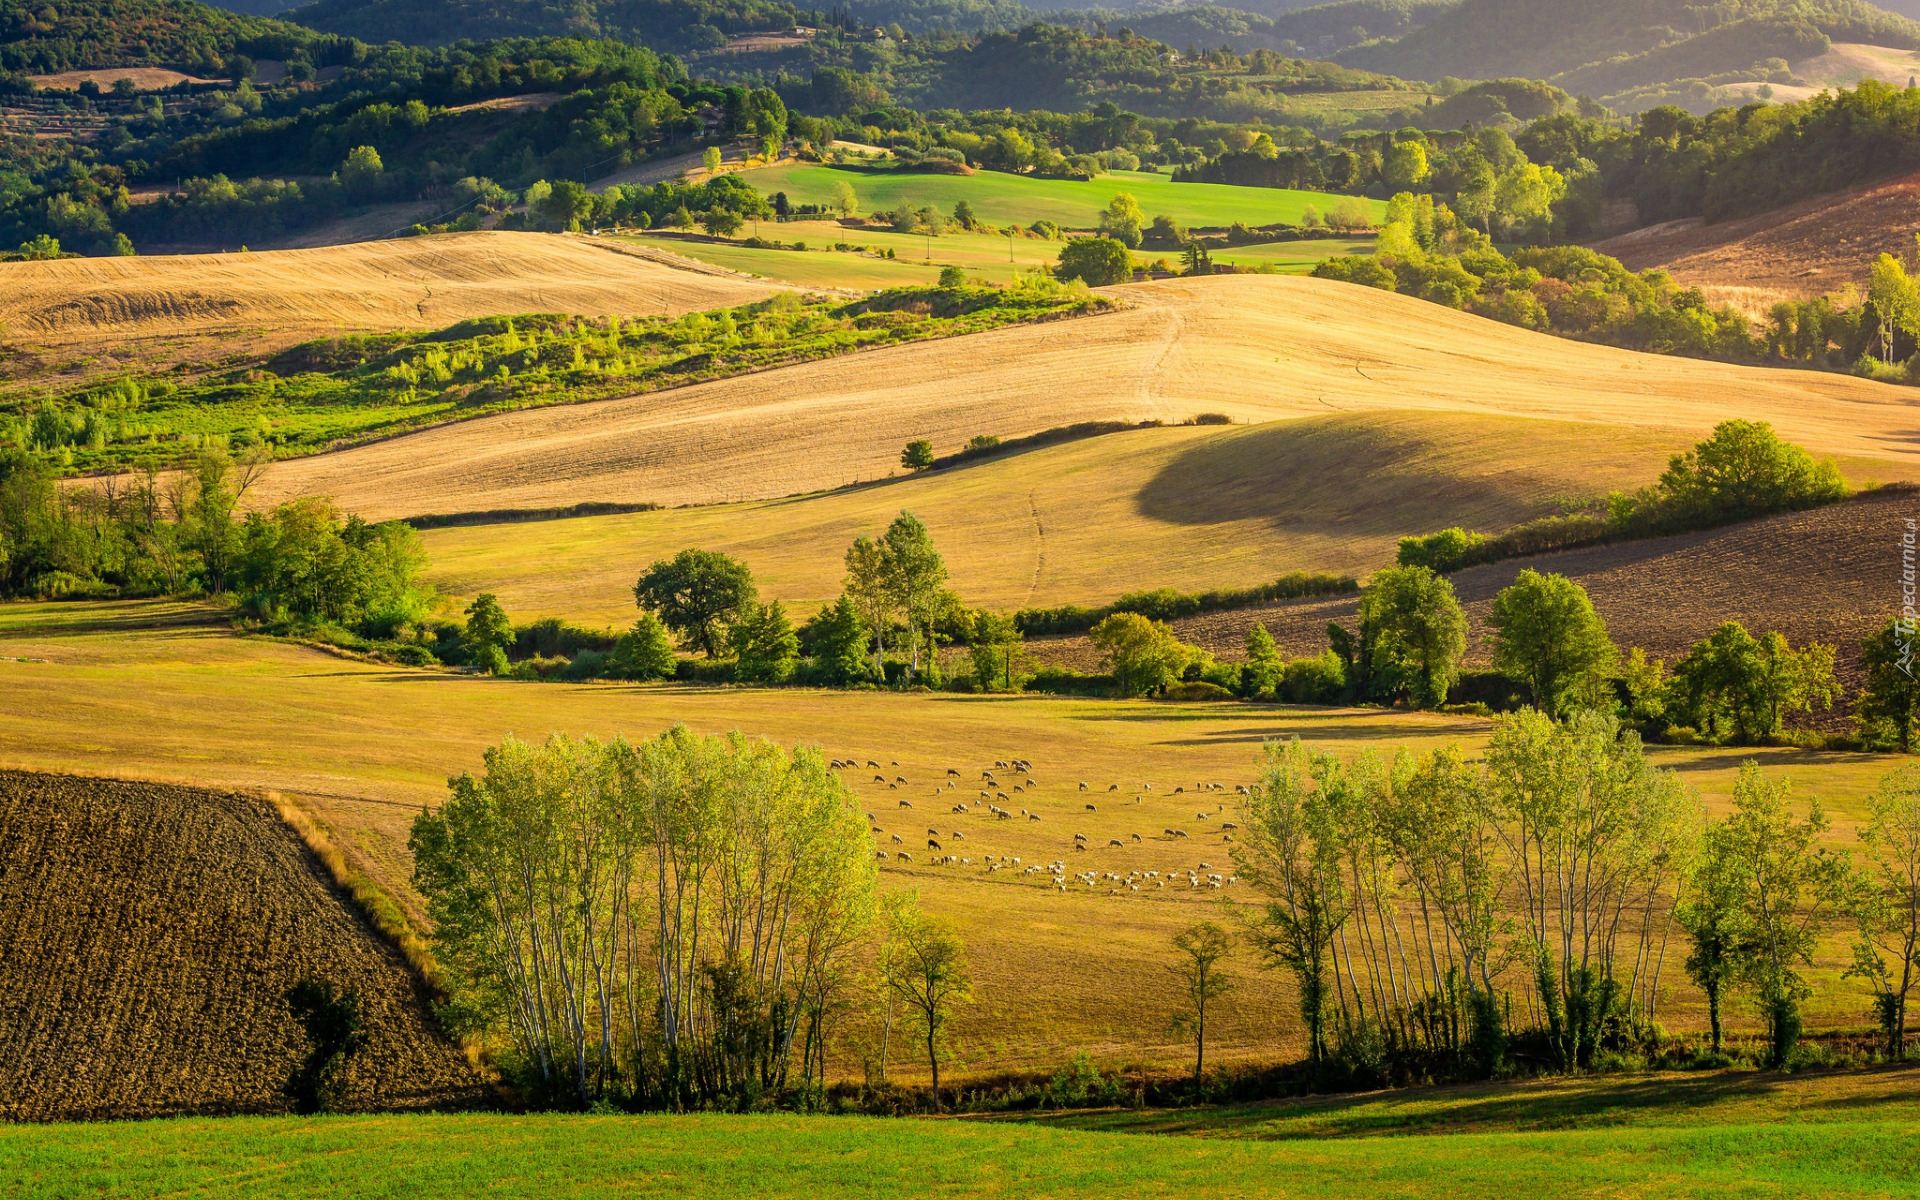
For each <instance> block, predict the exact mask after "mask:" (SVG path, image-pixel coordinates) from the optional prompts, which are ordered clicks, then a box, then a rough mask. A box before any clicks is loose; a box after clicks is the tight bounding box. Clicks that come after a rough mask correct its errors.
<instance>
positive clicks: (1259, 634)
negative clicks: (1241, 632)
mask: <svg viewBox="0 0 1920 1200" xmlns="http://www.w3.org/2000/svg"><path fill="white" fill-rule="evenodd" d="M1286 669H1287V663H1286V660H1285V659H1284V658H1282V657H1281V656H1280V647H1278V646H1277V645H1275V644H1274V641H1273V635H1272V634H1270V633H1268V632H1267V626H1266V623H1265V622H1255V624H1254V626H1253V628H1252V629H1250V630H1248V631H1247V662H1246V665H1245V666H1243V667H1241V668H1240V690H1241V692H1242V693H1244V694H1246V695H1248V696H1266V695H1270V694H1272V692H1273V690H1274V689H1275V688H1277V687H1279V686H1280V678H1281V676H1282V675H1283V674H1284V673H1285V672H1286Z"/></svg>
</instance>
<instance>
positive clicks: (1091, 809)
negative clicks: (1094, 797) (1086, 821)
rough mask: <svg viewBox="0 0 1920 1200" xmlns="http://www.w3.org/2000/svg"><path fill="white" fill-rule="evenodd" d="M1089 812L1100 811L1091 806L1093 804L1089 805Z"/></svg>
mask: <svg viewBox="0 0 1920 1200" xmlns="http://www.w3.org/2000/svg"><path fill="white" fill-rule="evenodd" d="M1087 811H1088V812H1096V811H1098V810H1097V809H1095V808H1094V807H1093V805H1091V804H1089V805H1087Z"/></svg>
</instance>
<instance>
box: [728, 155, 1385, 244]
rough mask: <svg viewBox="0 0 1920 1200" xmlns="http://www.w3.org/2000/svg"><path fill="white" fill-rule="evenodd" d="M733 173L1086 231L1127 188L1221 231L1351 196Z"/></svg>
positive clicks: (1154, 179) (912, 176) (1143, 180)
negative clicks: (965, 207) (962, 206)
mask: <svg viewBox="0 0 1920 1200" xmlns="http://www.w3.org/2000/svg"><path fill="white" fill-rule="evenodd" d="M740 177H741V179H743V180H745V181H746V182H748V183H751V184H752V185H753V187H754V190H756V191H758V192H760V193H762V194H767V195H770V194H772V193H774V192H785V193H786V194H787V199H788V200H789V201H790V202H792V203H794V204H817V205H829V204H831V203H832V202H833V198H834V185H835V184H838V183H844V184H847V185H848V186H850V187H852V188H853V191H854V196H855V199H856V201H857V208H858V211H859V212H861V213H871V212H880V211H883V210H886V211H891V210H892V209H895V208H897V207H899V206H900V205H901V204H903V203H906V204H910V205H912V206H914V207H919V206H920V205H923V204H931V205H933V206H934V207H935V208H938V209H940V210H941V211H942V212H943V213H950V212H952V211H953V206H954V205H955V204H956V203H957V202H959V201H961V200H965V201H966V202H967V203H969V204H971V205H972V206H973V210H974V213H975V214H976V215H977V216H978V217H979V218H980V219H981V220H983V221H990V222H992V223H994V224H996V225H1009V224H1014V225H1021V226H1027V225H1031V224H1033V223H1034V222H1036V221H1042V220H1045V221H1052V222H1053V223H1054V224H1056V225H1059V226H1061V227H1062V228H1066V229H1092V228H1093V227H1094V225H1095V224H1096V223H1097V221H1098V220H1099V217H1100V213H1101V212H1102V210H1104V209H1105V208H1106V207H1107V202H1108V201H1109V200H1111V199H1113V197H1114V195H1115V193H1118V192H1129V193H1131V194H1132V195H1133V198H1134V199H1135V200H1138V201H1139V202H1140V207H1141V209H1142V210H1143V211H1145V213H1146V214H1147V216H1148V217H1149V218H1152V217H1155V216H1168V217H1172V218H1173V219H1174V220H1175V221H1177V222H1179V223H1180V224H1181V225H1182V226H1183V227H1184V226H1193V225H1200V226H1206V227H1210V228H1221V229H1224V228H1226V227H1227V226H1229V225H1232V224H1233V223H1235V222H1236V221H1237V222H1240V223H1242V224H1245V225H1249V226H1259V225H1275V224H1288V225H1297V224H1299V223H1300V219H1301V216H1302V213H1303V211H1304V210H1305V208H1306V207H1307V206H1308V205H1313V206H1314V207H1316V208H1318V209H1319V210H1320V212H1321V213H1322V214H1325V213H1326V211H1327V210H1328V209H1329V208H1330V207H1331V206H1333V205H1335V204H1339V203H1342V202H1346V203H1352V202H1353V201H1354V199H1355V198H1354V197H1351V196H1339V195H1333V194H1331V193H1326V192H1301V191H1292V190H1288V189H1284V188H1256V187H1239V186H1236V185H1233V184H1223V183H1180V184H1176V183H1174V182H1173V178H1172V176H1169V175H1161V174H1157V173H1155V172H1150V171H1114V172H1112V173H1110V174H1106V175H1101V176H1099V177H1097V178H1095V179H1090V180H1075V179H1038V178H1033V177H1030V176H1025V175H1011V174H1007V173H1005V172H1000V171H981V172H978V173H976V174H973V175H929V174H919V173H914V172H906V171H894V170H886V171H875V170H864V169H860V168H855V167H834V166H825V165H809V164H802V163H793V164H788V165H783V166H772V167H761V168H755V169H753V170H749V171H744V172H742V173H741V175H740ZM1361 202H1362V203H1364V204H1366V205H1367V210H1368V212H1369V214H1370V215H1371V216H1372V217H1373V218H1374V219H1375V220H1376V221H1377V220H1379V219H1380V218H1381V217H1383V216H1384V215H1385V214H1386V205H1385V204H1384V203H1383V202H1381V201H1378V200H1362V201H1361Z"/></svg>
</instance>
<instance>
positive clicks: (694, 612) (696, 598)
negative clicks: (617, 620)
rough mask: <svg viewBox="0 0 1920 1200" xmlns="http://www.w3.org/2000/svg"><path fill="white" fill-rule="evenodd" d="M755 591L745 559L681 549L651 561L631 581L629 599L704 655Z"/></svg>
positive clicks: (711, 652) (714, 652) (713, 653)
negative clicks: (631, 592)
mask: <svg viewBox="0 0 1920 1200" xmlns="http://www.w3.org/2000/svg"><path fill="white" fill-rule="evenodd" d="M757 596H758V592H757V590H756V589H755V588H754V586H753V573H752V572H751V571H749V570H747V566H746V564H745V563H743V562H740V561H739V560H737V559H734V558H731V557H729V556H728V555H725V554H721V553H718V552H717V551H713V550H682V551H681V552H680V553H678V554H676V555H674V556H673V557H672V558H671V559H663V560H662V561H660V562H656V563H654V564H653V566H651V567H649V568H648V569H647V573H646V574H645V575H642V576H641V577H640V581H639V582H638V583H636V584H634V586H633V598H634V602H635V603H637V604H639V606H640V607H641V608H644V609H647V610H648V611H650V612H653V613H656V614H658V615H659V617H660V620H661V621H663V622H664V623H665V624H666V626H667V628H669V629H671V630H673V631H674V632H675V633H677V634H679V635H680V638H681V640H683V641H685V642H689V643H691V644H693V645H694V646H696V647H698V648H699V649H700V651H701V652H702V653H704V654H705V655H706V656H707V657H708V658H714V657H717V656H718V655H719V653H720V646H721V642H722V638H723V635H724V632H725V630H726V627H727V626H729V625H731V624H733V623H734V622H735V621H736V620H738V619H740V617H741V615H742V614H744V613H745V612H746V611H747V609H748V606H750V605H751V604H753V602H754V600H755V599H756V598H757Z"/></svg>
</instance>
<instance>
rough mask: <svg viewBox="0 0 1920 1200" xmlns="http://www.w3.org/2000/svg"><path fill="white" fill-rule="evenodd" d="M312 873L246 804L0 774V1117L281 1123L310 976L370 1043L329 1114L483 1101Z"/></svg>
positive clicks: (308, 858)
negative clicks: (240, 1115)
mask: <svg viewBox="0 0 1920 1200" xmlns="http://www.w3.org/2000/svg"><path fill="white" fill-rule="evenodd" d="M322 870H323V868H321V866H320V864H319V863H318V861H317V860H316V859H315V858H314V857H313V855H312V854H311V852H310V851H308V850H307V848H306V846H305V845H304V844H303V843H301V842H300V841H299V839H298V838H297V837H296V836H295V835H294V833H293V832H292V831H291V830H289V829H288V828H287V827H286V826H285V824H284V823H282V822H281V821H280V819H279V817H278V816H277V815H276V814H275V813H274V812H273V810H272V808H271V807H270V806H268V805H267V804H266V803H265V802H263V801H261V800H258V799H255V798H252V797H248V796H243V795H237V794H233V793H225V792H208V791H200V790H197V789H192V788H182V787H169V786H162V785H157V784H147V783H129V782H121V781H116V780H100V779H79V778H73V777H68V776H58V775H40V774H32V773H27V772H18V771H0V1045H4V1046H6V1047H7V1050H8V1053H7V1054H5V1055H4V1056H0V1118H6V1119H11V1120H27V1121H50V1120H75V1119H99V1118H123V1117H151V1116H164V1115H173V1114H183V1113H236V1112H255V1113H258V1112H279V1111H285V1110H286V1108H287V1103H286V1100H285V1098H284V1095H283V1085H284V1084H285V1082H286V1080H287V1078H288V1076H289V1075H290V1074H291V1072H292V1070H293V1068H294V1066H295V1064H296V1063H297V1062H298V1061H299V1059H300V1057H301V1055H302V1054H303V1053H304V1052H305V1049H306V1041H305V1035H304V1033H303V1031H302V1030H301V1029H300V1027H299V1025H298V1024H297V1023H296V1022H295V1021H294V1018H293V1015H292V1013H291V1012H290V1011H289V1010H288V1008H287V1005H286V1002H285V1000H284V999H283V995H284V993H285V992H286V989H287V988H288V987H289V986H291V985H292V984H293V983H295V982H297V981H298V980H300V979H301V978H303V977H307V976H312V977H315V978H319V979H324V980H329V981H331V982H333V983H335V984H336V985H339V986H344V987H351V988H353V989H354V990H355V991H356V992H357V993H358V995H359V998H360V1003H361V1009H362V1012H363V1014H364V1015H365V1018H366V1023H367V1027H368V1030H369V1033H370V1035H371V1040H370V1044H369V1045H368V1047H367V1049H366V1050H365V1051H364V1052H363V1053H362V1054H361V1055H360V1056H359V1057H358V1059H356V1060H355V1061H354V1062H353V1064H352V1066H351V1067H350V1069H349V1074H348V1088H347V1094H346V1100H345V1104H344V1107H346V1108H350V1109H353V1110H359V1111H366V1110H417V1109H427V1108H442V1109H445V1108H460V1107H472V1106H474V1105H476V1104H480V1103H484V1102H486V1100H487V1099H488V1089H487V1088H486V1086H485V1084H484V1082H483V1081H482V1080H481V1079H480V1077H479V1076H478V1074H477V1073H476V1072H475V1071H474V1070H473V1068H472V1067H470V1066H469V1065H468V1063H467V1061H466V1059H465V1058H464V1057H463V1056H462V1055H461V1053H460V1051H459V1049H458V1048H457V1047H455V1046H454V1045H452V1044H451V1043H449V1042H448V1041H447V1040H446V1039H445V1038H444V1037H442V1036H441V1035H440V1034H439V1033H438V1032H436V1030H435V1026H434V1024H433V1017H432V1013H431V1010H430V1007H429V1003H428V997H427V994H426V991H425V987H424V985H423V984H422V983H421V982H420V980H419V978H418V976H417V975H416V974H415V973H414V972H413V971H412V970H410V969H409V967H408V965H407V964H406V962H405V960H404V959H402V958H401V956H400V954H399V953H398V951H396V950H395V949H394V948H393V947H392V946H391V945H390V944H388V943H387V942H385V941H384V940H382V939H381V938H380V936H379V935H378V934H377V933H376V932H375V931H374V930H373V929H372V927H371V926H370V925H369V924H368V923H367V922H366V920H365V919H364V918H363V917H362V916H361V915H360V914H359V913H358V911H357V910H355V909H353V908H352V907H351V906H350V902H349V901H347V900H346V899H345V898H344V897H342V896H341V895H340V894H339V893H338V891H337V890H336V889H335V888H334V886H333V885H332V884H331V883H330V882H328V881H327V880H326V878H325V876H324V875H323V874H322Z"/></svg>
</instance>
